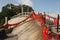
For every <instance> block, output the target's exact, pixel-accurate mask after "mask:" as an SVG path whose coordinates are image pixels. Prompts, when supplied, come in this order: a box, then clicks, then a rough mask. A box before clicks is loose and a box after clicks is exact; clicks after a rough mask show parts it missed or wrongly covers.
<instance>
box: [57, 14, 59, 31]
mask: <svg viewBox="0 0 60 40" xmlns="http://www.w3.org/2000/svg"><path fill="white" fill-rule="evenodd" d="M57 19H58V20H57V32H58V29H59V14H58V18H57Z"/></svg>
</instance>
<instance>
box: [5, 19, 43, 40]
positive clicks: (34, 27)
mask: <svg viewBox="0 0 60 40" xmlns="http://www.w3.org/2000/svg"><path fill="white" fill-rule="evenodd" d="M20 20H21V19H20ZM15 22H16V21H15ZM11 35H17V36H16V38H14V39H13V40H43V37H42V29H41V28H40V25H38V23H37V21H34V20H33V19H30V20H28V21H26V22H24V23H22V24H20V25H18V26H17V27H16V28H14V29H13V31H12V32H11ZM12 38H13V37H12ZM12 38H8V39H6V40H12Z"/></svg>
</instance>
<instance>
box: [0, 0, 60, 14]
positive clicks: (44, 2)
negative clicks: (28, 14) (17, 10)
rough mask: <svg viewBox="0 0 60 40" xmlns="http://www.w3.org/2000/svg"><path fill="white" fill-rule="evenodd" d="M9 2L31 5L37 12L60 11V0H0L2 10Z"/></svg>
mask: <svg viewBox="0 0 60 40" xmlns="http://www.w3.org/2000/svg"><path fill="white" fill-rule="evenodd" d="M8 3H12V4H15V5H19V4H25V5H29V6H31V7H32V8H33V9H34V10H35V11H37V12H38V11H39V12H44V11H48V12H53V13H60V0H0V11H1V8H2V6H5V5H6V4H8Z"/></svg>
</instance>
